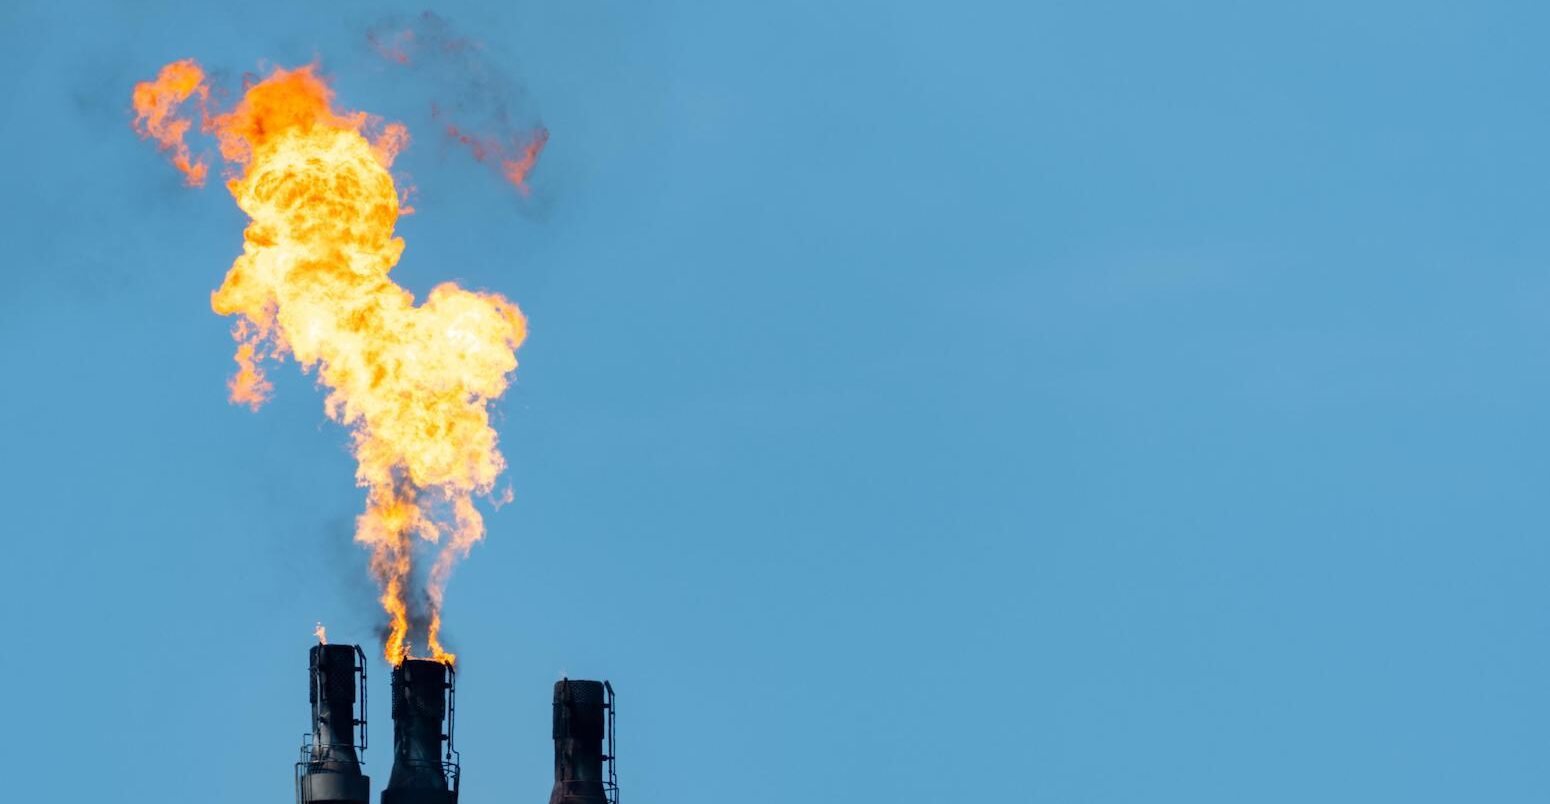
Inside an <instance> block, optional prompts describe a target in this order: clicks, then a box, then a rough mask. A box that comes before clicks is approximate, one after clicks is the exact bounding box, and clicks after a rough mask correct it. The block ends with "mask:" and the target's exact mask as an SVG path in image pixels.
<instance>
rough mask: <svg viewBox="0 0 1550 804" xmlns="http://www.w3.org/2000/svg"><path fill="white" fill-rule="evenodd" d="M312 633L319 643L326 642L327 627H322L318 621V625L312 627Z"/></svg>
mask: <svg viewBox="0 0 1550 804" xmlns="http://www.w3.org/2000/svg"><path fill="white" fill-rule="evenodd" d="M312 635H313V636H315V637H317V638H318V644H319V645H327V644H328V629H327V628H324V627H323V624H322V623H318V627H316V628H314V629H312Z"/></svg>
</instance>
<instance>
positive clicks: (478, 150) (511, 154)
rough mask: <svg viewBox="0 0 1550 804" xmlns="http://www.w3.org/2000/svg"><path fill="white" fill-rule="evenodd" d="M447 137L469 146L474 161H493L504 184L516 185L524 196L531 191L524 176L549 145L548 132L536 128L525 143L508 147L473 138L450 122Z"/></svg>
mask: <svg viewBox="0 0 1550 804" xmlns="http://www.w3.org/2000/svg"><path fill="white" fill-rule="evenodd" d="M447 136H449V137H451V138H453V139H455V140H457V141H458V142H460V143H462V144H463V145H466V146H468V150H469V152H470V153H472V154H473V156H474V159H475V160H476V161H479V162H493V163H494V164H495V165H496V166H497V167H499V168H500V172H501V175H502V176H505V177H506V181H509V182H511V183H512V184H513V185H515V186H516V188H517V190H518V191H520V192H521V193H522V194H523V195H524V196H525V195H528V194H529V193H531V192H532V188H530V187H528V184H527V174H529V173H532V172H533V168H534V167H535V166H537V164H538V155H539V154H540V153H542V152H543V150H544V145H545V144H547V143H548V142H549V130H548V129H545V128H538V129H535V130H534V131H533V134H532V138H531V139H529V140H528V141H527V142H526V143H525V144H515V143H514V144H511V145H507V144H506V143H503V142H502V141H501V140H499V139H496V138H494V137H484V138H480V137H476V136H474V135H472V134H468V133H466V132H464V131H463V130H462V129H459V128H458V127H457V126H455V125H452V124H451V123H448V124H447Z"/></svg>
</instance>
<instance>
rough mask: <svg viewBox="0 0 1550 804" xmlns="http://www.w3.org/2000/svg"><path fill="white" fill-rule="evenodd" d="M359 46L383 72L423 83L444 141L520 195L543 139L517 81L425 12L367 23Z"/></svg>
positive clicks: (446, 23)
mask: <svg viewBox="0 0 1550 804" xmlns="http://www.w3.org/2000/svg"><path fill="white" fill-rule="evenodd" d="M366 43H367V44H368V45H369V46H370V47H371V49H372V51H373V52H374V53H375V54H376V55H377V56H378V57H379V58H381V59H383V60H384V61H386V62H387V63H388V64H389V65H390V67H391V69H393V70H395V71H396V70H404V71H407V72H411V73H414V74H417V75H419V76H421V77H423V78H424V79H425V80H427V81H428V82H429V84H430V85H431V86H432V96H433V98H434V100H432V101H431V104H430V113H431V117H432V118H433V119H434V120H435V121H436V124H437V125H438V126H439V127H440V128H441V130H442V133H443V134H444V135H445V136H446V137H447V138H448V140H449V141H450V142H453V143H455V144H457V145H459V146H462V147H464V148H466V149H467V151H468V152H469V153H470V155H472V156H473V157H474V158H475V159H477V160H478V161H480V162H483V163H484V164H486V165H488V166H490V167H491V168H492V169H493V170H494V171H495V172H496V173H497V174H499V175H501V177H502V178H503V179H506V180H508V181H510V182H512V183H513V184H514V185H516V186H517V188H518V189H519V190H521V191H522V193H523V195H526V194H527V185H526V178H527V176H528V174H529V173H530V172H531V170H532V168H533V166H534V164H535V163H536V162H537V160H538V155H539V154H540V153H541V151H542V149H543V145H544V143H545V142H546V141H547V140H548V136H549V133H548V131H547V129H545V128H544V125H543V122H542V120H541V119H540V118H539V116H538V114H537V112H536V111H535V109H534V105H533V102H532V100H531V98H530V97H529V96H528V93H527V90H526V89H525V88H524V87H523V85H522V83H521V82H520V81H518V80H517V79H516V78H514V77H513V76H511V75H510V74H509V73H507V72H506V71H505V70H504V69H503V68H502V67H501V66H500V65H499V64H498V63H497V62H496V61H495V60H494V59H493V58H492V57H491V55H490V53H489V51H488V50H487V49H486V48H485V45H484V44H483V43H482V42H480V41H478V40H475V39H472V38H469V37H466V36H463V35H461V34H460V33H458V32H457V31H456V29H455V28H454V27H453V25H452V24H451V23H450V22H449V21H448V20H446V19H445V18H443V17H441V16H439V15H437V14H435V13H433V12H430V11H427V12H425V13H423V14H420V15H419V16H416V17H407V18H406V17H389V18H388V19H386V20H383V21H382V22H380V23H378V24H376V25H373V26H372V27H371V28H370V29H368V30H367V32H366Z"/></svg>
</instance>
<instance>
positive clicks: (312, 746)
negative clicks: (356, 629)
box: [296, 645, 371, 804]
mask: <svg viewBox="0 0 1550 804" xmlns="http://www.w3.org/2000/svg"><path fill="white" fill-rule="evenodd" d="M307 674H308V677H309V679H310V682H311V685H310V686H311V699H312V734H311V735H310V737H311V739H310V740H309V741H307V742H304V743H303V744H302V748H301V752H302V757H301V761H300V762H298V763H297V764H296V800H297V801H298V802H300V804H367V802H369V801H370V800H371V780H370V779H369V778H367V777H366V775H365V774H363V773H361V761H360V754H359V753H358V750H359V749H364V748H365V747H366V745H365V742H366V740H365V735H366V731H365V725H366V722H365V721H366V718H365V710H366V700H365V697H366V693H365V681H366V654H364V653H362V652H361V649H360V648H359V647H358V646H356V645H314V646H313V647H312V653H311V659H310V661H309V662H308V670H307ZM357 677H358V678H357ZM357 687H359V688H360V690H361V717H360V718H356V716H355V703H356V689H357ZM356 726H360V727H361V743H360V745H359V746H357V745H356V743H355V727H356Z"/></svg>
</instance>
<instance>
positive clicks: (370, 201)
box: [135, 60, 527, 665]
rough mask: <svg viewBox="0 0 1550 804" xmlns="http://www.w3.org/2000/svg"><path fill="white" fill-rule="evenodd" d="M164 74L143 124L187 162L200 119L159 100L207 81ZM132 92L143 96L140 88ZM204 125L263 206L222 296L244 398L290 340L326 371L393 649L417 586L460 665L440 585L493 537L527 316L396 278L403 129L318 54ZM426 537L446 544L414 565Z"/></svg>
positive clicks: (243, 200)
mask: <svg viewBox="0 0 1550 804" xmlns="http://www.w3.org/2000/svg"><path fill="white" fill-rule="evenodd" d="M174 68H176V69H174ZM169 70H171V71H172V73H171V76H173V77H170V78H169ZM190 76H195V77H197V78H196V80H195V81H194V84H193V85H192V86H190V85H189V84H188V81H189V77H190ZM155 85H157V86H170V87H171V89H170V90H165V91H158V90H147V91H146V98H147V103H148V106H147V107H146V108H148V109H149V110H150V111H148V112H145V113H144V114H143V115H142V116H143V117H144V119H145V123H144V126H143V127H144V129H145V130H147V131H151V132H153V136H156V137H157V139H158V142H163V143H164V142H166V141H167V140H166V139H164V138H163V135H157V134H155V133H154V132H157V131H161V132H163V133H164V134H165V135H166V136H167V137H171V136H172V135H173V134H176V138H175V142H176V143H177V145H176V146H174V150H175V151H176V153H178V154H179V157H175V159H174V161H175V162H176V161H177V159H178V158H180V157H181V156H182V155H184V154H185V153H186V150H185V149H184V146H182V136H183V134H184V133H185V132H186V131H187V130H188V125H189V121H188V120H187V119H178V118H176V117H175V115H173V113H172V111H171V108H172V107H173V106H175V103H174V104H169V103H168V102H167V101H165V100H162V99H164V98H172V99H186V98H188V97H189V96H190V95H192V94H196V93H197V94H198V95H199V97H200V98H201V99H205V98H208V92H209V90H208V87H206V86H205V85H204V83H203V72H202V71H201V70H200V69H199V67H198V65H197V64H195V63H194V62H193V61H192V60H186V61H182V62H175V63H174V64H172V65H168V67H167V68H164V69H163V71H162V75H161V76H160V77H158V79H157V81H156V82H155ZM141 86H145V85H141ZM158 92H160V94H158ZM135 95H136V109H137V110H139V109H140V108H141V106H140V98H141V90H140V87H137V88H136V93H135ZM141 125H142V124H141V116H137V117H136V127H137V129H138V128H141ZM203 129H204V130H205V131H206V132H208V133H211V134H213V135H215V137H216V138H217V140H218V142H219V149H220V153H221V156H222V157H223V158H224V159H225V160H226V161H227V162H228V163H229V165H230V166H231V173H230V178H229V180H228V182H227V184H226V186H227V189H228V190H229V191H230V192H231V194H232V196H233V197H234V198H235V199H236V202H237V205H238V206H239V207H240V208H241V209H242V210H243V211H244V212H246V213H247V215H248V216H249V217H250V218H251V219H252V220H251V222H250V223H249V224H248V227H247V230H246V232H245V234H244V243H243V252H242V254H241V256H239V257H237V259H236V261H235V262H234V263H233V264H232V266H231V269H230V270H229V271H228V272H227V274H226V279H225V281H224V282H223V283H222V284H221V286H220V288H219V289H218V290H216V291H215V292H214V293H212V294H211V299H210V302H211V307H212V309H214V311H215V312H216V313H219V314H221V315H226V316H233V317H235V318H236V323H235V324H234V326H233V329H232V334H233V337H234V338H235V339H236V341H237V350H236V355H235V359H236V363H237V371H236V373H235V375H234V376H233V377H232V379H231V382H230V385H229V388H230V396H231V400H232V401H233V402H235V403H241V404H246V405H249V406H251V407H253V408H254V409H257V408H258V407H259V406H261V405H262V404H263V402H264V401H265V400H266V399H267V398H268V396H269V394H270V393H271V392H272V387H271V385H270V383H269V382H268V381H267V380H266V378H265V374H264V366H263V363H264V362H265V361H268V360H280V359H282V358H283V357H284V356H286V355H290V356H291V357H292V358H293V359H295V361H296V362H297V363H298V364H299V365H300V366H301V368H302V370H303V371H304V372H308V373H310V372H312V371H313V370H316V371H317V379H318V382H319V383H320V384H321V385H323V386H325V387H326V388H327V389H328V395H327V398H326V401H325V403H324V407H325V411H326V412H327V414H328V416H329V417H330V418H332V419H334V420H335V421H337V422H339V423H341V424H343V425H345V426H347V427H348V428H349V429H350V434H351V440H352V448H353V452H354V454H355V457H356V461H357V469H356V473H355V479H356V483H357V485H359V486H361V487H364V488H365V489H366V510H365V511H364V512H363V513H362V514H361V515H360V516H359V517H358V518H357V520H356V531H355V539H356V541H357V542H360V543H361V544H363V545H364V546H366V548H367V549H368V550H370V552H371V559H370V569H371V572H372V574H373V575H374V576H375V577H376V579H377V581H378V583H379V585H380V588H381V592H382V593H381V597H380V600H381V603H382V606H383V609H384V610H385V611H386V612H387V614H388V620H389V630H388V635H387V638H386V644H385V648H384V653H385V655H386V658H387V660H388V661H389V662H390V663H392V664H394V665H397V664H400V663H401V662H402V661H403V660H404V659H406V658H409V657H410V655H409V646H408V640H409V637H410V629H411V619H412V618H411V609H412V608H414V607H415V605H416V601H417V597H416V594H415V592H414V590H415V589H416V588H417V587H419V586H423V590H422V593H423V595H424V601H425V604H424V605H425V606H426V607H427V612H426V613H427V614H428V622H427V625H426V629H425V634H424V638H425V643H426V645H427V647H428V649H429V651H430V654H431V655H430V658H434V659H437V660H440V661H443V662H446V663H448V664H450V663H452V662H453V661H454V660H455V657H454V655H453V654H451V653H448V652H447V651H446V650H444V649H443V647H442V645H441V641H440V634H441V607H442V601H443V598H444V593H445V589H446V583H447V580H448V577H449V575H450V573H451V570H452V567H453V565H454V564H455V563H456V561H457V560H458V559H459V558H461V557H463V556H465V555H467V553H468V551H469V549H470V548H472V546H473V545H474V544H475V543H476V542H478V541H479V540H480V539H482V538H483V536H484V520H483V517H482V516H481V515H480V513H479V511H478V509H477V508H476V507H475V505H474V497H475V496H486V497H488V496H489V495H490V493H491V491H492V490H493V488H494V485H495V481H496V479H497V477H498V476H499V475H500V473H501V472H502V471H503V470H504V469H505V466H506V462H505V459H504V457H503V456H502V455H501V452H500V450H499V449H498V448H497V434H496V432H495V429H494V428H493V427H492V426H491V424H490V411H489V405H490V402H491V401H493V400H495V399H497V398H499V397H500V396H501V394H502V393H504V392H505V390H506V387H507V385H508V384H509V382H510V376H511V374H512V372H513V371H515V370H516V367H517V359H516V350H517V348H518V346H520V345H521V343H522V341H523V338H524V337H525V336H526V330H527V327H526V320H525V319H524V317H523V315H522V313H521V311H520V310H518V309H517V306H516V305H515V304H513V303H512V302H510V301H508V300H507V299H505V298H504V297H502V296H500V295H498V294H495V293H481V292H476V291H469V290H464V289H463V288H460V287H458V286H457V285H455V284H452V283H445V284H442V285H439V286H437V287H436V288H434V289H433V290H431V292H430V294H429V296H428V297H427V298H426V299H425V301H424V302H423V303H422V304H420V305H418V306H416V305H415V300H414V297H413V295H412V294H410V293H409V291H407V290H405V289H404V288H402V287H400V286H398V285H397V284H396V283H394V282H393V281H392V279H390V278H389V277H388V273H389V272H390V271H391V270H392V269H393V267H394V265H396V264H397V262H398V259H399V256H400V255H401V254H402V252H403V249H404V241H403V239H402V238H399V237H397V236H395V235H394V233H393V227H394V223H395V221H396V220H397V218H398V216H399V214H400V206H399V201H400V197H399V194H398V191H397V189H396V187H395V185H394V182H393V177H392V175H391V174H390V173H389V170H388V169H389V168H390V167H391V165H392V163H393V160H394V158H395V156H396V155H397V154H398V152H399V151H400V150H401V149H402V148H403V147H404V146H405V144H406V143H407V142H408V133H407V131H406V130H405V129H404V127H403V126H401V125H397V124H384V123H383V122H382V121H380V120H378V119H376V118H373V117H371V116H369V115H367V114H365V113H363V112H346V111H340V110H336V109H335V107H334V105H333V92H332V90H331V89H330V88H329V87H328V85H327V84H326V83H325V82H324V81H323V80H322V79H321V78H320V77H319V76H318V75H317V74H316V72H315V71H314V68H313V67H311V66H306V67H300V68H297V69H294V70H286V69H275V70H274V71H273V72H272V73H271V74H270V75H269V76H268V77H266V78H264V79H263V80H261V81H258V82H256V83H253V84H251V85H250V86H248V87H247V88H246V92H245V93H244V94H243V96H242V98H241V100H240V101H238V103H237V105H236V106H235V108H233V109H231V110H230V111H228V112H225V113H221V114H214V115H210V116H207V117H205V119H204V124H203ZM163 147H168V146H165V145H164V146H163ZM194 164H197V163H194ZM179 168H180V169H183V166H182V165H181V164H179ZM185 173H189V175H190V178H191V179H192V177H193V173H190V172H189V171H187V170H185ZM200 175H201V176H202V175H203V174H202V173H201V174H200ZM416 540H419V541H421V542H425V543H430V544H432V545H434V547H433V548H429V549H430V551H431V552H432V553H433V554H434V558H433V559H431V562H430V566H429V567H428V568H420V570H419V572H417V571H416V568H417V559H418V557H417V555H416V550H415V544H416ZM319 638H320V639H321V638H322V632H321V626H320V629H319Z"/></svg>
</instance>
